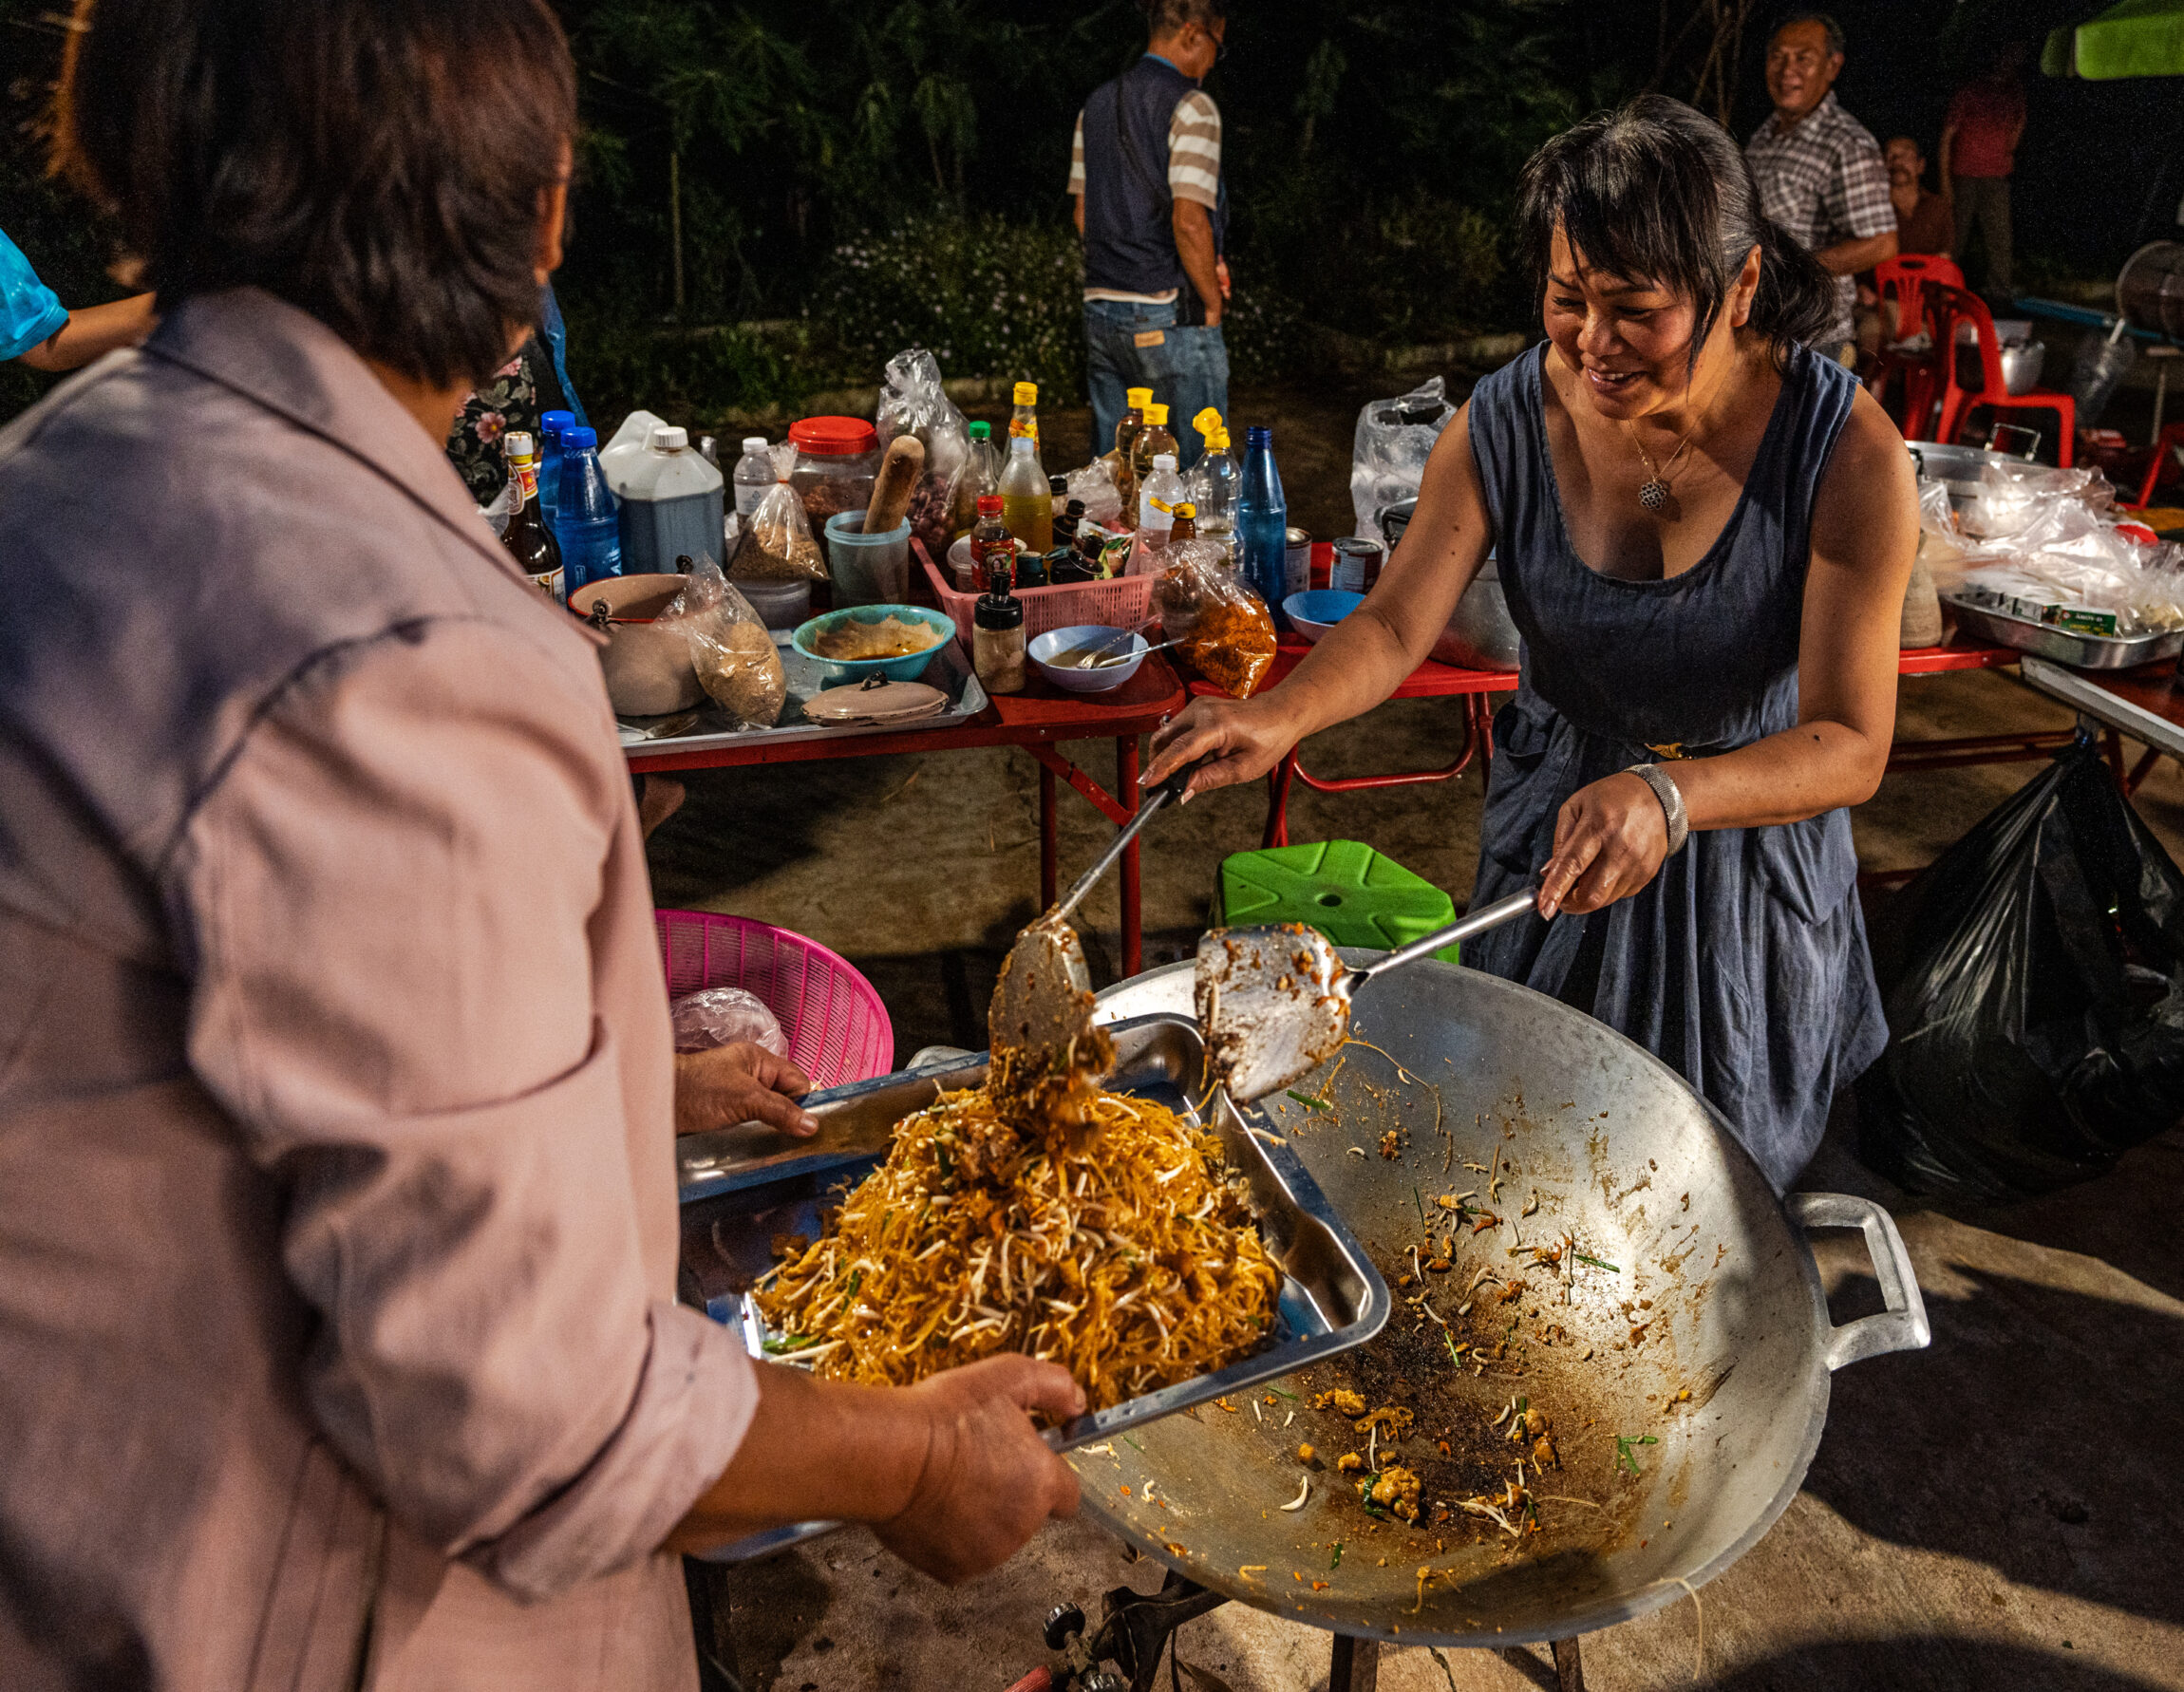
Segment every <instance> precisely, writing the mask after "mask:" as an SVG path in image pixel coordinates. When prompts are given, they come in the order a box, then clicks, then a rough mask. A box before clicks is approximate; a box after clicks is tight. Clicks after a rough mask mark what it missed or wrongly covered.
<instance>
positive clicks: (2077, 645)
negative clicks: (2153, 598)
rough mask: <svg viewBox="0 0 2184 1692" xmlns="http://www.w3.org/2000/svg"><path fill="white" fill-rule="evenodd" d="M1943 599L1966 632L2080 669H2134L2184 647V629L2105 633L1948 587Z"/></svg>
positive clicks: (2182, 649)
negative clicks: (1998, 606) (2038, 617)
mask: <svg viewBox="0 0 2184 1692" xmlns="http://www.w3.org/2000/svg"><path fill="white" fill-rule="evenodd" d="M1941 602H1942V604H1944V605H1946V606H1948V607H1949V610H1950V611H1954V612H1955V613H1956V622H1957V627H1958V628H1959V629H1962V630H1964V631H1965V632H1966V633H1967V634H1969V635H1972V636H1974V637H1976V638H1978V639H1980V640H1986V641H1992V642H1993V643H1994V644H1995V645H1996V646H1998V647H2015V648H2016V649H2018V650H2019V651H2021V652H2030V653H2032V654H2033V656H2035V657H2037V658H2048V659H2052V660H2054V662H2056V663H2057V664H2067V665H2070V666H2072V667H2075V668H2078V669H2132V668H2135V667H2137V666H2138V665H2141V664H2153V663H2156V662H2157V661H2158V660H2160V659H2163V658H2174V657H2175V656H2176V654H2177V653H2178V652H2180V651H2184V629H2172V630H2164V631H2163V632H2161V633H2159V634H2135V635H2132V636H2131V637H2129V638H2128V639H2113V638H2111V637H2109V636H2107V635H2101V634H2074V633H2072V632H2071V631H2070V630H2067V629H2051V628H2049V627H2048V626H2047V625H2046V624H2045V623H2030V622H2027V621H2025V620H2024V618H2023V617H2005V616H2004V615H2003V614H2002V613H2001V612H2000V611H1996V610H1994V609H1993V608H1992V607H1990V606H1981V605H1974V604H1972V603H1971V602H1970V601H1969V600H1966V599H1959V598H1957V597H1955V596H1954V595H1952V594H1949V593H1944V594H1943V595H1942V596H1941Z"/></svg>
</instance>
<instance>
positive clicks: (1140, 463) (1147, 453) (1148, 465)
mask: <svg viewBox="0 0 2184 1692" xmlns="http://www.w3.org/2000/svg"><path fill="white" fill-rule="evenodd" d="M1143 409H1144V412H1145V426H1144V427H1143V428H1141V429H1139V431H1138V434H1137V438H1136V439H1135V440H1133V441H1132V442H1130V481H1131V484H1132V485H1133V486H1134V487H1135V488H1136V489H1137V490H1138V491H1139V493H1140V494H1142V493H1143V491H1144V487H1145V479H1146V478H1147V477H1148V476H1150V475H1152V474H1153V461H1154V460H1155V459H1157V458H1158V457H1160V456H1161V455H1162V454H1163V453H1165V454H1166V455H1167V456H1168V457H1169V458H1172V459H1179V458H1180V456H1181V455H1180V454H1179V453H1177V450H1176V437H1175V436H1174V435H1172V434H1170V433H1169V432H1168V408H1167V406H1165V405H1159V404H1146V405H1145V406H1144V408H1143Z"/></svg>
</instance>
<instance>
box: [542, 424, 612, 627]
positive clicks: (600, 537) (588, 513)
mask: <svg viewBox="0 0 2184 1692" xmlns="http://www.w3.org/2000/svg"><path fill="white" fill-rule="evenodd" d="M560 496H561V497H560V500H559V503H558V504H557V505H556V506H555V512H554V538H555V540H558V541H559V542H560V543H561V567H562V569H563V571H564V572H566V573H567V579H568V583H569V588H568V592H569V602H570V604H572V605H574V604H575V603H576V590H577V589H579V588H581V587H583V586H585V585H586V584H587V583H589V582H595V581H598V580H600V579H602V578H603V577H606V576H610V575H620V574H621V573H622V533H621V525H620V523H619V522H618V521H617V519H616V517H615V515H614V496H613V495H612V494H611V493H609V492H608V491H607V475H606V472H605V471H603V470H601V469H600V468H599V435H598V432H597V431H596V430H594V429H587V428H584V427H582V426H580V425H575V424H572V425H570V426H568V427H565V428H564V429H563V430H562V431H561V487H560Z"/></svg>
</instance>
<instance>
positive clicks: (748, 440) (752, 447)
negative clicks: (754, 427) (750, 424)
mask: <svg viewBox="0 0 2184 1692" xmlns="http://www.w3.org/2000/svg"><path fill="white" fill-rule="evenodd" d="M765 450H766V438H765V437H764V436H763V435H745V436H744V451H745V452H756V453H763V452H764V451H765Z"/></svg>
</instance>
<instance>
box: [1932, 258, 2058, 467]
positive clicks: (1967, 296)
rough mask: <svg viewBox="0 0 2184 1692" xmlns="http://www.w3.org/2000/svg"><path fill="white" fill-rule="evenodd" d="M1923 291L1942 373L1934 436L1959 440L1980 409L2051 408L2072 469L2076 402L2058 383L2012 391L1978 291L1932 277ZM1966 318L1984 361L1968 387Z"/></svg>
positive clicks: (1989, 314)
mask: <svg viewBox="0 0 2184 1692" xmlns="http://www.w3.org/2000/svg"><path fill="white" fill-rule="evenodd" d="M1919 294H1920V302H1921V308H1922V310H1923V312H1924V314H1925V317H1926V322H1927V328H1928V329H1929V330H1930V332H1931V334H1932V335H1933V345H1934V351H1935V353H1936V355H1937V356H1938V358H1939V361H1940V370H1941V378H1942V383H1941V396H1940V400H1939V402H1938V411H1937V415H1936V418H1935V423H1934V432H1933V435H1932V439H1933V440H1936V441H1949V442H1954V441H1956V439H1957V436H1958V434H1959V432H1960V431H1961V430H1963V429H1964V427H1965V425H1966V424H1967V423H1969V422H1970V420H1971V414H1972V413H1973V412H1975V411H1981V410H1992V411H2005V412H2008V411H2046V412H2052V413H2054V415H2055V420H2056V425H2057V439H2056V442H2055V450H2056V462H2057V463H2058V464H2060V465H2062V468H2064V469H2065V470H2067V469H2069V468H2070V454H2071V443H2072V442H2073V440H2074V439H2075V438H2076V436H2077V434H2078V404H2077V402H2076V401H2074V400H2073V399H2072V398H2071V397H2070V396H2069V395H2068V394H2066V393H2062V392H2060V391H2058V390H2057V389H2054V388H2047V387H2036V388H2034V389H2033V390H2032V391H2031V392H2030V393H2023V394H2013V393H2011V392H2010V391H2009V389H2008V388H2007V387H2006V386H2005V385H2004V383H2003V380H2002V344H2001V342H2000V340H1999V339H1998V338H1997V337H1996V335H1995V332H1994V314H1993V313H1992V312H1991V311H1989V310H1987V309H1986V301H1985V300H1983V299H1981V298H1980V297H1979V295H1977V294H1976V293H1971V292H1968V291H1966V290H1965V289H1962V288H1950V287H1948V286H1946V285H1945V284H1942V283H1939V282H1933V281H1925V282H1922V283H1921V284H1920V288H1919ZM1963 323H1968V324H1970V325H1971V326H1972V334H1973V336H1974V338H1975V340H1976V342H1977V345H1976V347H1975V348H1974V350H1975V352H1976V354H1977V357H1978V362H1979V383H1978V385H1976V386H1970V387H1967V386H1966V385H1965V383H1964V380H1963V375H1962V371H1961V365H1962V358H1961V352H1962V349H1961V348H1959V347H1958V346H1957V344H1956V331H1957V326H1958V325H1959V324H1963ZM1914 438H1915V437H1914ZM1960 444H1962V443H1960ZM1969 444H1973V445H1983V444H1985V442H1970V443H1969Z"/></svg>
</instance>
